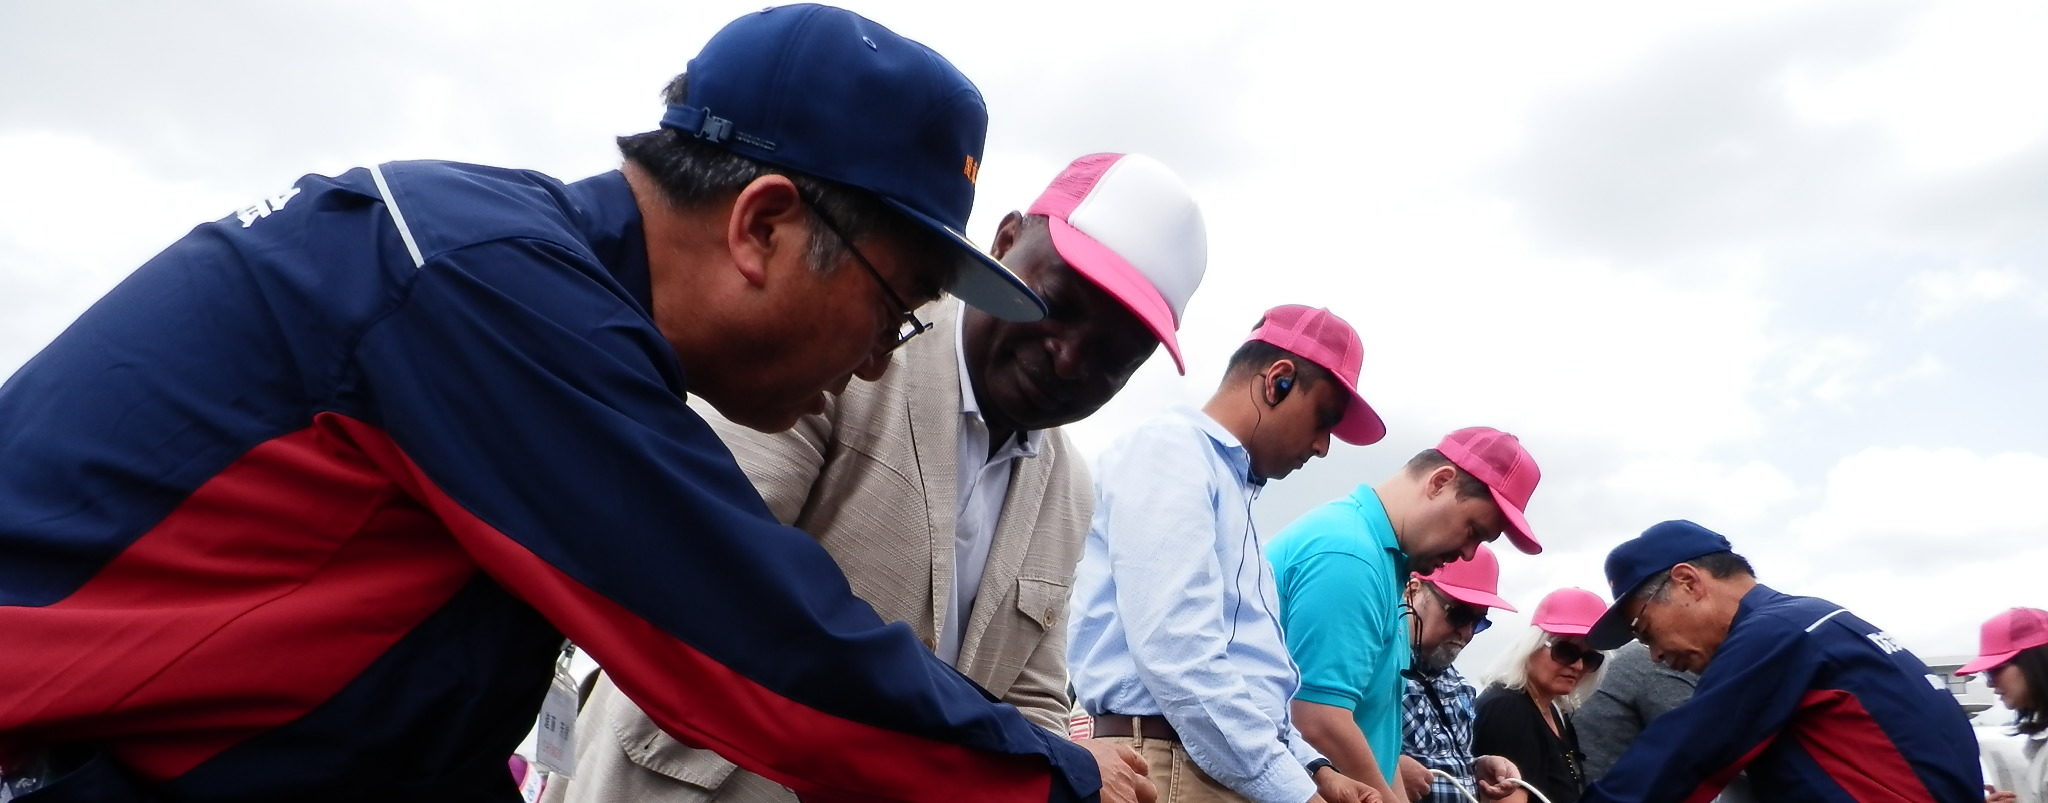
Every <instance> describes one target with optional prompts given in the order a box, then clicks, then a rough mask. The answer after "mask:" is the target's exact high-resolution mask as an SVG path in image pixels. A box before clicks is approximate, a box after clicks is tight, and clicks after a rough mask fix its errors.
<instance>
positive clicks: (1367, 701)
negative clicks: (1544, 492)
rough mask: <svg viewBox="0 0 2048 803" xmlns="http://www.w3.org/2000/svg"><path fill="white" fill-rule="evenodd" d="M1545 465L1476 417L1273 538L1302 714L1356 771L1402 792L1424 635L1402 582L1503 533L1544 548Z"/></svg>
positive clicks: (1297, 713)
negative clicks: (1407, 701) (1533, 523)
mask: <svg viewBox="0 0 2048 803" xmlns="http://www.w3.org/2000/svg"><path fill="white" fill-rule="evenodd" d="M1541 476H1542V473H1541V471H1540V470H1538V468H1537V467H1536V459H1535V458H1533V457H1531V456H1529V452H1528V450H1527V449H1524V448H1522V442H1521V440H1520V439H1518V438H1516V437H1515V436H1513V435H1510V434H1508V433H1505V432H1502V431H1500V430H1497V429H1490V428H1487V427H1470V428H1467V429H1461V430H1458V431H1456V432H1453V433H1451V434H1449V435H1446V436H1444V439H1443V440H1442V441H1441V442H1439V443H1438V444H1437V446H1436V448H1434V449H1425V450H1423V451H1422V452H1421V453H1419V454H1417V455H1415V457H1413V458H1411V459H1410V460H1409V461H1408V463H1407V465H1405V466H1403V467H1402V468H1401V469H1400V470H1399V471H1397V472H1395V474H1394V476H1393V477H1390V478H1388V479H1387V480H1386V481H1384V482H1382V483H1380V484H1379V485H1378V486H1377V487H1375V486H1372V485H1366V484H1361V485H1359V486H1358V488H1357V490H1355V491H1353V492H1352V493H1351V494H1350V495H1348V496H1345V497H1343V498H1341V499H1337V500H1335V501H1332V502H1329V503H1327V504H1324V505H1322V506H1320V507H1317V508H1316V509H1314V510H1311V511H1309V512H1308V513H1306V514H1304V515H1303V516H1302V517H1301V518H1299V519H1296V520H1295V521H1294V523H1293V524H1289V525H1288V526H1287V528H1286V529H1284V530H1281V531H1280V534H1279V535H1277V536H1275V537H1274V539H1273V543H1272V545H1270V546H1268V547H1267V549H1266V554H1267V557H1268V558H1269V559H1270V560H1271V561H1272V564H1273V574H1274V577H1275V578H1276V579H1277V580H1278V581H1279V586H1278V588H1279V596H1280V615H1281V619H1280V624H1281V628H1282V629H1283V630H1284V631H1285V632H1286V633H1287V648H1288V651H1289V653H1290V654H1291V655H1292V656H1293V658H1294V662H1295V663H1296V664H1298V665H1299V666H1300V667H1301V678H1302V682H1301V690H1300V691H1299V692H1297V693H1296V694H1295V696H1294V702H1293V713H1294V720H1295V722H1296V723H1297V724H1298V725H1299V726H1300V728H1301V732H1302V734H1303V735H1304V736H1306V737H1308V740H1309V743H1310V744H1313V745H1315V747H1316V748H1317V749H1318V750H1320V751H1322V753H1323V754H1324V755H1326V756H1328V757H1329V758H1330V760H1331V761H1333V762H1336V765H1337V767H1338V768H1339V769H1341V770H1343V772H1344V773H1345V774H1346V775H1350V776H1352V777H1355V778H1358V779H1360V780H1363V781H1366V782H1368V783H1371V784H1373V785H1374V786H1375V788H1376V789H1377V790H1378V791H1379V793H1380V794H1381V795H1382V796H1383V797H1386V798H1387V799H1389V800H1399V799H1403V797H1401V796H1397V795H1396V794H1395V793H1394V791H1393V783H1394V781H1395V774H1396V767H1397V763H1396V757H1397V756H1398V755H1399V754H1400V750H1401V720H1402V715H1401V698H1402V694H1403V692H1404V688H1405V684H1404V682H1403V680H1402V678H1401V670H1404V669H1407V668H1408V663H1409V660H1410V657H1411V645H1410V642H1411V638H1410V635H1411V634H1410V632H1409V627H1408V624H1407V618H1406V615H1405V614H1404V613H1403V612H1402V598H1401V592H1402V588H1403V586H1404V582H1405V580H1406V578H1407V577H1408V575H1409V573H1410V572H1417V573H1422V574H1429V573H1432V572H1435V571H1436V570H1437V569H1438V568H1439V567H1442V566H1444V565H1446V564H1449V563H1451V562H1453V561H1457V560H1469V559H1471V558H1473V557H1474V556H1475V555H1476V554H1477V552H1478V549H1479V545H1480V544H1482V543H1485V542H1487V541H1492V540H1494V539H1496V538H1499V537H1500V536H1501V535H1502V534H1503V533H1505V534H1506V535H1507V537H1508V541H1509V542H1510V543H1512V544H1514V545H1515V548H1516V549H1519V550H1521V551H1522V552H1525V553H1528V554H1532V555H1533V554H1536V553H1538V552H1541V551H1542V549H1543V547H1542V545H1540V544H1539V543H1537V541H1536V537H1535V535H1534V534H1533V533H1532V532H1531V531H1530V529H1529V523H1528V520H1527V519H1526V518H1525V517H1524V515H1523V511H1524V510H1526V509H1527V508H1528V505H1529V497H1530V496H1531V495H1532V494H1534V493H1535V491H1536V483H1537V480H1538V479H1539V478H1540V477H1541Z"/></svg>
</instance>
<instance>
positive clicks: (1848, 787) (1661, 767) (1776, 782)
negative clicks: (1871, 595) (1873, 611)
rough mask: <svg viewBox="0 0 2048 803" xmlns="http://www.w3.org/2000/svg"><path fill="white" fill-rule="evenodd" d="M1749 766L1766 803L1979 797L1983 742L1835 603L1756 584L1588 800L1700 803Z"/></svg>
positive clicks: (1879, 635) (1886, 641) (1936, 692)
mask: <svg viewBox="0 0 2048 803" xmlns="http://www.w3.org/2000/svg"><path fill="white" fill-rule="evenodd" d="M1743 771H1747V772H1748V773H1749V779H1750V784H1751V787H1752V788H1753V789H1754V791H1755V793H1756V796H1757V797H1758V798H1759V799H1762V800H1772V801H1842V802H1843V803H1852V802H1854V801H1862V802H1863V803H1871V802H1873V801H1900V802H1901V803H1926V802H1927V801H1958V802H1960V801H1982V800H1983V799H1984V788H1983V787H1982V786H1981V785H1980V784H1981V781H1980V777H1981V775H1980V770H1979V769H1978V765H1977V738H1976V735H1975V734H1974V732H1972V731H1971V730H1970V724H1969V720H1968V718H1967V717H1966V716H1965V715H1964V713H1963V710H1962V707H1961V706H1960V705H1957V704H1956V700H1955V698H1954V697H1953V696H1951V695H1950V694H1949V693H1948V690H1947V686H1946V685H1944V684H1943V683H1942V682H1941V679H1940V678H1938V677H1935V676H1934V674H1933V673H1932V672H1929V671H1928V670H1927V665H1926V664H1923V663H1921V662H1920V659H1918V658H1915V657H1913V654H1912V653H1911V652H1907V651H1906V650H1905V648H1903V647H1900V646H1899V645H1898V643H1897V642H1894V641H1893V640H1892V638H1891V636H1889V635H1886V634H1885V633H1884V632H1883V631H1881V630H1878V629H1877V628H1876V627H1873V626H1871V624H1870V623H1869V622H1865V621H1863V620H1862V619H1861V618H1859V617H1857V616H1856V615H1855V614H1853V613H1850V612H1848V611H1847V610H1845V609H1843V608H1841V607H1840V606H1837V605H1835V604H1834V603H1832V602H1828V601H1827V600H1823V599H1816V598H1813V597H1795V596H1792V595H1790V594H1781V593H1778V592H1777V591H1774V590H1771V589H1770V588H1768V587H1766V586H1762V585H1759V586H1757V587H1755V588H1753V589H1750V591H1749V593H1748V594H1745V595H1744V596H1743V598H1742V604H1741V606H1740V607H1739V608H1738V610H1737V612H1736V614H1735V621H1734V624H1733V626H1732V627H1731V628H1730V629H1729V631H1728V637H1727V639H1726V640H1724V641H1723V642H1721V646H1720V648H1719V649H1717V650H1715V652H1714V657H1713V660H1712V662H1711V663H1709V664H1708V665H1707V671H1706V672H1705V673H1703V674H1701V675H1700V680H1699V685H1698V687H1697V689H1696V690H1695V691H1694V693H1693V696H1692V699H1691V700H1688V701H1686V702H1685V703H1684V704H1683V705H1680V706H1679V707H1677V708H1675V709H1672V710H1671V711H1669V712H1667V713H1665V714H1664V715H1663V716H1661V717H1658V718H1657V719H1655V720H1653V721H1651V722H1650V724H1649V726H1648V727H1646V728H1644V729H1643V732H1642V733H1641V734H1640V735H1638V736H1637V737H1636V741H1635V742H1634V743H1633V744H1631V745H1630V746H1629V748H1628V751H1627V752H1625V753H1623V754H1622V756H1621V758H1620V759H1619V760H1618V761H1616V762H1615V764H1614V768H1613V769H1612V770H1609V771H1608V773H1607V774H1606V775H1604V776H1602V777H1601V778H1600V779H1599V780H1598V781H1597V782H1596V783H1594V784H1593V787H1592V788H1591V789H1590V790H1588V791H1587V792H1586V794H1585V795H1584V796H1583V797H1581V798H1580V801H1581V803H1609V802H1610V801H1630V802H1631V803H1635V802H1647V801H1700V802H1702V803H1704V801H1708V800H1712V799H1713V798H1714V796H1715V795H1717V794H1719V793H1720V791H1721V789H1722V787H1724V786H1726V785H1727V784H1728V782H1729V781H1730V780H1732V779H1733V778H1734V777H1735V775H1736V773H1739V772H1743Z"/></svg>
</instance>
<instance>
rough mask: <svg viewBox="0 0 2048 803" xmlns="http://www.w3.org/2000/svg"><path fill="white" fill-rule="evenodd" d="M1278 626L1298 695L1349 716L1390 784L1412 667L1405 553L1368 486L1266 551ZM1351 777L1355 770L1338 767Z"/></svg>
mask: <svg viewBox="0 0 2048 803" xmlns="http://www.w3.org/2000/svg"><path fill="white" fill-rule="evenodd" d="M1266 558H1267V560H1268V561H1270V562H1271V563H1272V564H1273V578H1274V580H1275V581H1276V582H1277V584H1278V586H1279V592H1280V627H1281V629H1282V630H1283V631H1285V633H1286V636H1287V651H1288V652H1289V653H1290V654H1291V655H1292V656H1293V657H1294V662H1295V664H1296V665H1297V666H1299V667H1300V669H1301V690H1300V691H1299V692H1296V693H1295V695H1294V696H1295V698H1296V699H1300V700H1307V701H1309V702H1311V703H1321V704H1323V705H1334V706H1337V707H1339V708H1346V709H1349V710H1350V711H1351V714H1352V718H1353V720H1355V721H1356V722H1357V723H1358V730H1359V731H1360V732H1362V733H1364V734H1365V740H1366V742H1367V743H1368V744H1370V745H1372V753H1373V758H1374V760H1376V761H1378V762H1379V765H1380V772H1381V773H1382V774H1385V775H1386V776H1388V777H1387V783H1388V784H1389V785H1391V784H1393V783H1395V780H1394V777H1393V776H1394V775H1395V774H1396V765H1395V763H1394V762H1395V761H1396V760H1397V759H1398V758H1399V757H1400V755H1401V691H1402V681H1401V670H1403V669H1406V668H1408V664H1409V661H1410V653H1409V649H1410V648H1409V646H1408V627H1407V619H1406V618H1405V617H1403V616H1402V615H1401V588H1402V586H1404V585H1406V583H1407V580H1408V556H1407V555H1406V554H1403V553H1402V552H1401V544H1400V542H1399V541H1397V540H1395V538H1394V523H1393V522H1392V521H1390V520H1389V519H1388V518H1387V509H1386V507H1385V506H1383V505H1381V504H1380V497H1379V494H1378V493H1377V492H1375V491H1374V490H1373V489H1372V486H1370V485H1360V486H1358V489H1357V490H1355V491H1352V492H1351V495H1350V496H1346V497H1344V498H1342V499H1338V500H1336V501H1334V502H1330V503H1328V504H1325V505H1322V506H1320V507H1317V508H1316V509H1314V510H1311V511H1309V512H1308V513H1306V514H1304V515H1303V516H1302V517H1301V518H1299V519H1296V520H1295V521H1294V523H1293V524H1289V525H1287V528H1286V529H1284V530H1281V531H1280V534H1279V535H1276V536H1274V537H1273V542H1272V543H1271V544H1269V545H1267V547H1266ZM1338 769H1339V770H1342V771H1344V772H1346V773H1356V772H1357V770H1355V769H1353V768H1351V767H1338Z"/></svg>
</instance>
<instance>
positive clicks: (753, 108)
mask: <svg viewBox="0 0 2048 803" xmlns="http://www.w3.org/2000/svg"><path fill="white" fill-rule="evenodd" d="M688 75H689V87H688V97H686V98H685V99H684V102H683V103H680V104H676V105H671V106H669V107H668V112H667V113H666V114H664V115H663V116H662V118H661V124H662V127H664V128H672V129H675V130H677V131H680V132H682V133H685V134H690V135H694V136H696V137H698V138H700V139H703V140H705V141H707V142H711V143H714V144H716V145H718V146H719V147H722V148H725V149H726V150H729V151H732V152H733V153H736V154H739V155H741V156H745V157H748V158H750V159H754V160H757V161H760V162H765V163H767V164H772V165H776V166H778V167H785V168H788V169H790V170H795V171H798V172H802V173H806V174H809V175H812V176H816V177H818V178H822V179H828V180H831V181H836V182H839V183H841V184H845V185H848V186H851V187H856V188H859V189H862V190H866V191H868V192H870V193H873V194H874V195H875V196H876V197H878V198H880V199H881V200H882V201H883V203H886V204H888V205H889V206H891V207H893V208H895V209H896V210H897V211H898V212H901V213H903V214H905V215H908V216H909V217H910V218H911V219H912V220H914V221H916V222H918V223H919V224H921V225H923V226H925V227H926V228H929V229H931V230H932V231H934V232H937V233H939V234H941V235H943V236H944V237H945V238H946V239H947V240H948V241H950V242H952V243H953V244H954V245H955V246H956V247H957V249H958V251H959V259H960V264H959V268H958V269H957V270H956V271H954V278H953V283H952V284H951V285H950V286H948V287H947V289H948V290H950V291H951V292H952V293H953V294H954V295H956V296H959V297H960V298H961V300H964V301H966V302H967V303H969V304H972V305H974V306H975V307H978V308H980V309H982V310H986V311H987V312H989V313H990V314H992V315H995V316H996V317H998V318H1003V319H1006V320H1013V321H1035V320H1039V319H1041V318H1044V317H1045V310H1046V308H1045V301H1044V300H1042V299H1040V298H1039V297H1038V295H1037V294H1036V293H1033V292H1031V288H1029V287H1026V286H1025V285H1024V282H1023V281H1022V280H1019V279H1018V278H1017V275H1016V274H1014V273H1011V272H1010V271H1009V269H1008V268H1005V267H1003V264H1002V263H1001V262H998V261H996V259H995V258H994V257H991V256H988V255H987V254H985V253H983V252H982V250H981V249H980V248H978V247H976V246H975V245H974V243H972V242H970V241H969V240H968V239H967V235H965V234H963V233H962V232H963V231H965V230H966V229H967V215H968V212H969V211H971V210H972V209H973V208H974V182H975V180H976V179H977V178H978V177H979V174H980V171H981V154H982V144H983V141H984V140H985V139H986V137H987V136H988V107H987V106H986V105H984V104H983V103H982V99H981V90H979V89H976V88H975V87H974V84H973V83H972V82H969V81H968V80H967V76H965V75H961V74H960V71H959V70H958V69H955V68H954V67H953V65H952V63H950V62H948V61H946V59H945V57H943V56H940V55H939V54H938V53H935V52H933V51H932V49H931V48H928V47H925V46H924V45H921V44H918V43H917V42H914V41H911V40H909V39H905V38H903V37H902V36H899V35H897V34H896V32H894V31H891V30H889V29H888V28H884V27H882V26H881V25H879V24H877V23H875V22H873V21H872V20H869V19H867V18H864V17H862V16H860V15H859V14H855V13H853V12H851V11H847V10H845V9H841V8H833V7H831V6H821V5H814V4H800V5H789V6H778V7H775V8H769V9H765V10H763V11H759V12H755V13H752V14H748V15H746V16H744V17H741V18H739V19H737V20H734V21H732V23H731V24H729V25H726V26H725V28H724V29H723V30H720V31H719V32H718V33H717V34H716V35H714V36H712V37H711V41H710V42H707V43H705V45H704V49H703V51H701V52H699V53H698V54H697V57H696V58H693V59H690V65H689V68H688Z"/></svg>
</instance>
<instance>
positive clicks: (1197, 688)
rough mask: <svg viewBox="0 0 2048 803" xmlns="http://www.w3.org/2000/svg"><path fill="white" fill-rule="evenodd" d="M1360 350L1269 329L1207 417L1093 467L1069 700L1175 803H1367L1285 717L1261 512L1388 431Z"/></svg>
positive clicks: (1171, 418) (1286, 666)
mask: <svg viewBox="0 0 2048 803" xmlns="http://www.w3.org/2000/svg"><path fill="white" fill-rule="evenodd" d="M1364 352H1365V349H1364V346H1363V344H1362V343H1361V341H1360V340H1359V338H1358V334H1357V333H1356V332H1354V331H1352V329H1351V326H1350V325H1349V324H1347V323H1345V322H1344V320H1343V319H1341V318H1339V317H1337V316H1336V315H1335V314H1333V313H1331V312H1330V311H1329V310H1326V309H1314V308H1310V307H1303V306H1296V305H1288V306H1282V307H1276V308H1274V309H1272V310H1269V311H1267V312H1266V314H1265V315H1264V316H1263V317H1262V318H1261V319H1260V320H1259V323H1258V324H1257V326H1255V327H1254V328H1253V331H1252V334H1251V337H1250V338H1249V339H1248V340H1246V342H1245V343H1244V344H1243V345H1242V346H1240V347H1239V348H1238V350H1237V352H1236V353H1235V354H1234V355H1232V357H1231V359H1230V362H1229V365H1228V366H1227V367H1226V368H1225V370H1224V376H1223V381H1222V383H1221V384H1220V385H1219V386H1218V387H1217V389H1216V392H1215V394H1214V395H1212V396H1211V397H1210V399H1209V401H1208V403H1207V404H1206V405H1204V406H1203V407H1202V409H1200V410H1194V409H1183V410H1177V411H1175V412H1174V413H1172V414H1171V415H1168V416H1165V417H1161V418H1158V419H1155V420H1153V421H1150V422H1147V423H1144V424H1141V425H1139V426H1137V427H1135V428H1133V429H1132V430H1130V431H1129V432H1127V433H1125V434H1124V435H1123V436H1122V437H1121V438H1120V439H1118V440H1117V441H1116V442H1115V443H1114V444H1113V445H1111V446H1110V447H1109V449H1108V450H1106V451H1105V452H1103V454H1102V456H1101V458H1100V459H1099V460H1098V462H1097V464H1096V467H1097V479H1096V484H1095V492H1096V508H1095V517H1094V520H1093V521H1092V522H1091V524H1090V526H1089V530H1088V540H1087V542H1086V545H1085V548H1084V552H1083V554H1082V559H1081V565H1080V568H1079V570H1078V573H1077V574H1076V575H1075V579H1074V594H1073V611H1072V613H1073V616H1072V624H1070V625H1069V626H1068V633H1069V635H1070V636H1071V642H1070V644H1069V646H1068V648H1067V655H1068V657H1069V659H1070V661H1071V663H1072V665H1073V672H1074V688H1075V691H1076V692H1077V693H1078V695H1079V696H1080V702H1081V705H1082V706H1083V707H1084V708H1085V709H1086V710H1087V713H1088V714H1089V715H1091V716H1092V717H1093V718H1094V719H1093V723H1092V728H1093V733H1094V734H1095V735H1096V736H1097V737H1107V738H1111V739H1117V740H1121V741H1123V743H1125V744H1129V745H1131V746H1132V747H1133V748H1135V749H1136V750H1138V752H1139V753H1140V754H1141V755H1143V756H1144V758H1145V759H1146V761H1147V763H1148V764H1149V765H1150V767H1151V777H1152V780H1153V782H1154V783H1157V784H1158V785H1159V787H1160V789H1161V790H1162V791H1164V792H1165V795H1164V797H1163V798H1162V799H1164V800H1166V801H1168V803H1173V801H1190V802H1192V801H1239V800H1252V801H1258V803H1302V801H1311V800H1317V801H1328V803H1359V801H1366V800H1372V799H1374V798H1373V796H1372V790H1371V788H1370V787H1368V786H1366V785H1364V784H1362V783H1360V782H1358V781H1357V780H1354V779H1351V778H1347V777H1345V776H1344V775H1343V774H1341V773H1337V772H1334V771H1332V770H1330V769H1329V768H1328V765H1329V763H1330V762H1329V761H1328V760H1326V759H1325V758H1324V756H1323V754H1321V753H1319V752H1317V751H1316V750H1315V748H1314V747H1312V746H1311V745H1309V744H1308V742H1306V741H1305V740H1303V739H1302V737H1301V734H1300V732H1299V731H1298V730H1296V729H1295V728H1294V727H1293V724H1292V722H1291V721H1290V717H1289V714H1288V700H1290V699H1292V698H1293V696H1294V691H1295V689H1296V687H1297V686H1298V677H1299V676H1298V675H1297V674H1296V673H1295V669H1294V665H1293V664H1292V663H1291V662H1290V661H1289V660H1288V658H1287V646H1286V644H1285V641H1284V638H1283V636H1282V635H1281V632H1280V626H1279V620H1278V618H1277V614H1278V612H1277V605H1278V601H1277V600H1276V599H1275V598H1274V596H1273V588H1274V584H1273V576H1272V572H1271V570H1270V569H1269V567H1268V566H1267V565H1266V561H1265V560H1264V558H1263V555H1262V553H1261V550H1260V539H1259V536H1258V533H1257V532H1256V531H1255V530H1254V528H1253V527H1252V520H1251V503H1252V499H1253V497H1254V496H1256V495H1257V493H1258V491H1259V490H1260V489H1261V488H1263V487H1264V486H1265V484H1266V483H1267V482H1268V481H1270V480H1277V479H1280V478H1282V477H1285V476H1287V475H1288V474H1289V473H1292V472H1293V471H1294V470H1295V469H1296V468H1299V467H1301V465H1302V464H1303V463H1306V462H1307V461H1308V460H1310V459H1312V458H1315V457H1321V456H1323V455H1324V454H1326V453H1327V452H1328V451H1329V448H1330V438H1331V436H1332V435H1334V436H1335V437H1337V438H1339V439H1342V440H1344V441H1346V442H1349V443H1355V444H1369V443H1373V442H1376V441H1378V440H1379V439H1380V438H1381V437H1382V436H1384V435H1385V434H1386V426H1385V424H1383V423H1381V421H1380V418H1379V415H1378V414H1377V413H1374V412H1373V410H1372V408H1371V407H1370V406H1368V405H1367V404H1366V403H1365V401H1364V399H1363V398H1361V397H1360V396H1359V393H1358V375H1359V368H1360V367H1361V365H1362V364H1363V362H1364Z"/></svg>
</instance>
